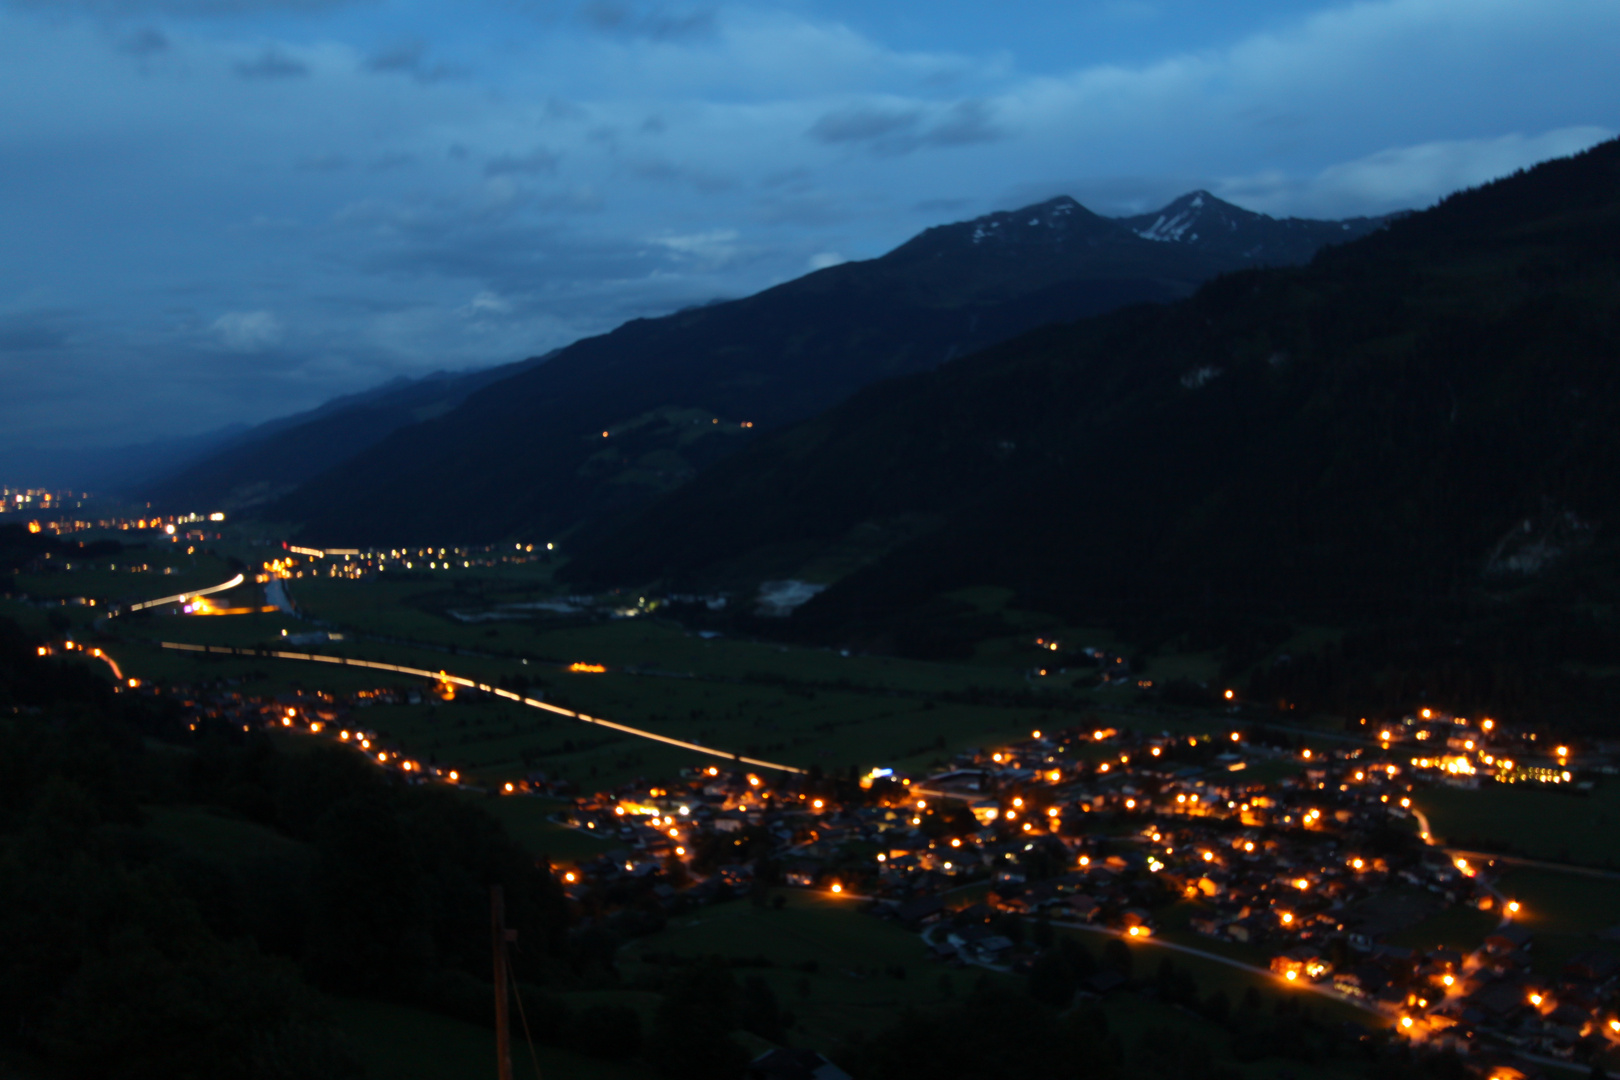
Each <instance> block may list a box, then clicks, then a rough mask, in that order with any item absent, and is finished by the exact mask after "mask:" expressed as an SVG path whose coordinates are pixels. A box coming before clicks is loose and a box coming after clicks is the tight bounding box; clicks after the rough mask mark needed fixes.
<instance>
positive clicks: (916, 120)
mask: <svg viewBox="0 0 1620 1080" xmlns="http://www.w3.org/2000/svg"><path fill="white" fill-rule="evenodd" d="M921 122H922V112H921V111H920V110H918V109H894V108H882V107H874V106H870V105H855V106H851V107H849V108H847V109H837V110H834V111H833V112H830V113H826V114H824V115H823V116H822V117H821V118H820V119H818V120H817V121H816V122H815V123H814V124H812V125H811V126H810V132H809V134H810V137H811V138H812V139H816V140H818V141H820V142H824V143H843V142H870V141H872V140H874V139H886V138H893V137H894V136H896V135H902V134H909V133H911V132H913V131H915V130H916V129H917V125H918V124H920V123H921Z"/></svg>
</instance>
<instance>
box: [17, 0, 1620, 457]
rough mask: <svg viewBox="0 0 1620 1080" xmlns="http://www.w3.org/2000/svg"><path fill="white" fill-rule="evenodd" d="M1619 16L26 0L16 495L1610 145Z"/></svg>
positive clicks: (1312, 8)
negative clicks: (860, 299) (508, 369)
mask: <svg viewBox="0 0 1620 1080" xmlns="http://www.w3.org/2000/svg"><path fill="white" fill-rule="evenodd" d="M1616 56H1620V4H1616V3H1614V2H1613V0H1571V2H1563V0H1390V2H1367V3H1337V4H1334V3H1320V4H1313V3H1304V2H1301V3H1281V2H1276V0H1228V2H1224V3H1211V2H1209V0H1198V2H1193V0H1162V2H1130V0H1122V2H1116V3H1081V2H1062V3H1057V2H1045V3H1033V2H1027V0H1010V2H1003V3H1000V4H996V5H991V4H988V3H984V2H983V0H972V2H969V0H903V2H898V0H882V2H878V3H873V2H870V0H867V2H855V0H797V2H794V0H782V2H771V0H760V2H751V3H750V2H744V3H738V4H726V5H720V6H708V5H704V4H693V5H656V4H638V3H621V2H618V0H592V2H588V3H584V4H578V3H572V2H557V3H548V2H542V0H459V2H455V3H430V2H425V0H415V2H409V0H397V2H396V0H376V2H361V0H355V2H350V3H342V2H323V0H22V2H16V0H14V2H11V3H9V4H5V3H0V117H3V118H4V119H3V122H0V245H3V246H0V250H3V251H4V253H5V258H4V260H3V261H0V480H6V481H9V482H17V481H21V480H26V477H25V476H16V475H11V474H8V473H7V471H6V470H7V469H12V470H16V469H17V468H18V467H19V463H21V462H25V461H28V460H32V459H34V457H35V456H36V455H37V454H38V453H39V452H40V451H50V450H52V449H54V448H58V447H73V446H78V447H83V446H101V445H117V444H121V443H128V442H132V441H138V440H145V439H155V438H162V437H166V436H172V435H186V434H193V433H196V432H201V431H206V430H211V429H215V428H219V427H221V426H224V425H226V424H230V423H236V422H243V421H247V422H256V421H259V420H263V419H268V418H270V417H272V416H275V415H278V414H282V413H286V412H290V411H292V410H295V409H300V408H306V407H309V406H312V405H315V404H318V403H319V402H321V401H323V400H325V399H327V398H329V397H331V396H333V395H335V394H339V393H346V392H351V391H354V390H358V389H362V388H365V387H368V386H372V385H375V384H377V383H380V382H382V381H384V380H386V379H389V378H392V377H394V376H397V375H413V376H414V375H420V374H424V373H427V372H430V371H434V370H440V369H462V368H468V367H478V366H484V365H488V364H493V363H503V362H508V361H512V360H517V359H521V358H523V357H525V356H530V355H534V354H537V353H540V352H543V351H545V350H547V349H550V348H553V347H556V346H558V345H562V344H565V343H567V342H569V341H571V340H573V339H575V338H577V337H579V336H581V335H585V334H590V333H595V332H599V331H602V330H606V329H609V328H611V327H612V326H614V325H616V324H617V323H619V322H621V321H623V320H625V319H627V318H631V317H634V316H638V315H656V314H662V313H665V312H668V311H671V310H673V309H675V308H678V307H681V306H684V305H687V304H691V303H696V302H702V301H705V300H710V299H714V298H717V297H730V296H740V295H744V294H746V293H749V292H752V291H755V290H757V289H759V288H762V287H765V286H768V285H771V284H774V283H776V282H779V281H783V280H786V279H789V278H792V277H795V276H797V275H799V274H802V273H804V272H806V271H808V270H810V269H813V268H815V267H818V266H824V265H830V264H832V263H834V262H837V261H840V260H843V259H857V258H869V257H872V256H874V255H878V254H881V253H882V252H884V251H885V250H887V249H889V248H891V247H893V246H894V245H895V244H897V243H899V242H901V241H902V240H904V239H905V238H906V237H907V236H909V235H911V234H913V233H915V232H917V231H919V230H920V229H923V228H925V227H927V226H929V225H932V224H938V223H941V222H945V221H951V220H959V219H962V218H965V217H972V216H975V215H977V214H981V213H984V212H986V211H988V210H992V209H999V208H1007V207H1012V206H1017V205H1021V204H1023V203H1027V202H1033V201H1036V200H1039V199H1045V198H1049V197H1051V196H1053V195H1057V194H1064V193H1067V194H1070V195H1073V196H1075V197H1076V198H1078V199H1079V200H1080V201H1081V202H1083V203H1085V204H1086V205H1088V206H1090V207H1092V208H1093V209H1095V210H1098V211H1099V212H1103V213H1125V212H1136V211H1141V210H1145V209H1151V208H1153V207H1155V206H1157V205H1159V204H1161V203H1163V202H1165V201H1168V200H1169V199H1170V198H1172V197H1173V196H1175V195H1177V194H1180V193H1182V192H1185V191H1188V190H1191V189H1193V188H1197V187H1204V188H1208V189H1210V190H1211V191H1213V192H1215V193H1216V194H1217V195H1220V196H1222V197H1223V198H1227V199H1229V200H1231V201H1233V202H1236V203H1238V204H1240V205H1243V206H1247V207H1250V208H1252V209H1256V210H1262V211H1266V212H1269V213H1274V214H1301V215H1309V216H1343V215H1351V214H1366V213H1381V212H1384V211H1388V210H1392V209H1397V208H1404V207H1421V206H1424V205H1427V204H1428V203H1430V202H1432V201H1433V200H1434V199H1435V198H1437V197H1438V196H1441V195H1443V194H1445V193H1446V192H1448V191H1450V190H1453V189H1455V188H1457V187H1460V186H1464V185H1468V184H1473V183H1478V182H1480V181H1483V180H1487V179H1490V178H1492V177H1494V176H1499V175H1501V174H1503V173H1505V172H1510V171H1512V170H1513V169H1516V168H1519V167H1521V166H1526V165H1530V164H1533V163H1534V162H1536V161H1539V160H1543V159H1545V158H1548V157H1552V156H1557V155H1561V154H1567V153H1570V152H1573V151H1576V150H1579V149H1582V148H1584V147H1586V146H1588V145H1590V144H1592V143H1594V142H1596V141H1598V140H1600V139H1603V138H1606V137H1608V136H1609V135H1611V134H1613V132H1614V131H1615V130H1617V129H1620V64H1617V63H1616V62H1615V57H1616Z"/></svg>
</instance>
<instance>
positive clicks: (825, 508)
mask: <svg viewBox="0 0 1620 1080" xmlns="http://www.w3.org/2000/svg"><path fill="white" fill-rule="evenodd" d="M1617 306H1620V143H1614V142H1611V143H1607V144H1604V145H1602V146H1600V147H1597V148H1595V149H1594V150H1592V151H1590V152H1588V153H1586V154H1583V155H1581V156H1579V157H1576V158H1573V159H1567V160H1561V161H1555V162H1550V163H1547V164H1545V165H1543V166H1540V167H1538V168H1536V169H1534V170H1532V171H1530V172H1528V173H1524V174H1521V175H1517V176H1514V177H1512V178H1509V179H1505V180H1503V181H1500V182H1498V183H1495V184H1492V185H1489V186H1488V187H1485V188H1481V189H1478V190H1473V191H1469V192H1465V193H1462V194H1458V195H1456V196H1453V197H1451V198H1449V199H1447V200H1446V201H1445V202H1443V203H1442V204H1440V205H1439V206H1437V207H1435V208H1434V209H1432V210H1429V211H1427V212H1424V213H1421V214H1417V215H1413V216H1411V217H1408V218H1406V219H1404V220H1402V221H1400V222H1397V223H1395V224H1393V225H1391V226H1390V227H1389V228H1388V229H1386V230H1383V231H1381V232H1379V233H1377V234H1374V235H1372V236H1369V237H1367V238H1365V239H1362V240H1360V241H1357V242H1355V243H1353V244H1349V245H1346V246H1343V247H1339V248H1333V249H1329V250H1327V251H1325V252H1323V253H1322V254H1321V255H1319V256H1318V257H1317V258H1316V259H1315V260H1314V262H1312V263H1311V264H1310V265H1309V266H1307V267H1303V268H1297V269H1281V270H1265V271H1248V272H1241V273H1235V274H1232V275H1229V276H1226V277H1223V278H1221V279H1219V280H1217V281H1214V282H1212V283H1210V284H1208V285H1206V286H1205V287H1204V288H1203V289H1201V290H1200V291H1199V292H1198V293H1197V294H1196V295H1195V296H1193V297H1192V298H1190V299H1187V300H1185V301H1182V302H1180V303H1176V304H1173V305H1169V306H1163V307H1139V308H1135V309H1131V310H1127V311H1122V312H1118V313H1115V314H1112V315H1108V316H1104V317H1100V318H1094V319H1089V320H1085V321H1082V322H1079V323H1077V324H1074V325H1069V326H1064V327H1057V328H1049V329H1044V330H1040V331H1037V332H1034V333H1031V334H1029V335H1027V336H1025V337H1022V338H1020V339H1018V340H1016V341H1013V342H1010V343H1007V344H1005V345H1002V346H1000V347H997V348H994V349H992V350H989V351H987V352H985V353H982V354H980V355H976V356H973V357H969V358H966V359H964V360H960V361H957V362H955V363H952V364H949V365H946V366H945V367H943V368H941V369H940V370H938V371H935V372H932V373H928V374H924V375H918V376H914V377H911V378H907V379H901V380H895V381H893V382H889V383H885V384H883V385H880V386H875V387H871V388H868V389H867V390H865V391H863V392H862V393H860V394H858V395H856V396H855V397H854V398H853V399H852V400H850V401H849V402H847V403H846V404H844V405H842V406H840V407H839V408H836V409H833V410H831V411H830V412H828V413H827V414H825V415H823V416H820V417H817V418H815V419H814V420H811V421H808V422H805V423H802V424H799V425H796V426H793V427H791V428H788V429H787V430H784V431H782V432H780V433H777V434H774V435H772V436H770V437H768V438H766V439H763V440H761V441H760V443H759V444H758V445H756V446H753V447H751V448H750V449H749V450H748V451H747V452H745V453H743V454H740V455H738V456H737V457H735V458H733V459H731V460H729V461H726V462H723V463H721V464H719V465H718V466H716V467H715V468H714V469H713V470H711V471H710V472H709V473H708V474H706V475H705V476H703V477H701V478H699V479H698V480H697V481H695V482H694V483H692V484H691V485H689V486H688V487H686V488H685V489H683V490H682V491H680V492H678V493H676V494H675V495H673V496H671V497H669V498H668V499H666V500H665V501H663V502H661V503H660V504H659V505H657V506H656V507H654V508H653V509H651V510H650V511H649V512H647V513H646V514H644V515H643V516H641V517H640V518H638V519H636V520H635V521H633V522H632V523H630V524H629V525H628V526H626V527H624V528H622V529H620V530H618V531H617V532H616V533H614V534H613V535H611V536H606V537H604V536H595V537H592V538H591V542H590V544H589V545H588V546H587V547H586V549H585V550H583V551H581V552H580V553H579V554H578V555H577V556H576V561H575V562H574V563H573V565H572V567H571V572H572V573H573V574H574V575H575V576H576V577H578V578H579V579H581V580H589V581H596V582H610V581H611V582H614V583H630V582H647V581H651V580H655V579H656V580H661V581H663V582H664V583H666V584H668V585H672V586H705V587H714V586H729V587H732V588H749V587H751V585H757V583H758V582H759V581H760V580H761V579H763V578H792V577H802V576H812V575H814V574H816V573H821V574H823V575H825V574H827V573H828V570H829V568H830V567H836V566H837V565H838V564H839V560H844V561H845V562H846V563H847V562H849V561H851V560H854V561H856V562H858V561H859V560H860V559H862V558H865V559H866V560H867V561H866V565H864V566H863V567H861V568H860V569H857V570H855V572H853V573H848V574H847V575H846V576H844V577H843V578H842V579H841V580H839V581H837V582H836V584H834V585H832V587H831V588H829V589H827V590H826V591H825V592H823V593H821V594H820V595H818V596H816V597H815V598H814V599H812V600H810V601H809V602H808V603H807V604H805V605H804V606H803V607H802V608H800V609H798V611H797V612H796V613H795V614H794V615H793V616H792V617H791V619H789V620H788V621H787V625H786V626H784V627H783V630H782V632H786V633H790V634H797V635H800V636H805V637H810V638H818V639H823V640H829V641H839V642H843V643H850V644H856V645H866V646H869V647H875V648H893V649H899V650H901V651H908V652H912V653H919V654H924V655H928V654H935V655H939V654H950V653H961V652H963V651H964V650H966V649H968V648H970V647H971V643H972V641H973V640H974V638H975V635H982V634H983V633H985V632H987V630H993V629H994V627H993V626H988V627H987V625H986V622H985V618H984V616H983V614H982V613H981V612H977V611H976V610H975V609H973V608H972V606H971V605H968V604H967V603H965V602H963V601H962V599H961V598H960V595H959V594H958V593H957V591H958V590H961V589H963V588H965V587H968V586H1000V587H1003V588H1006V589H1010V590H1012V591H1013V593H1014V596H1015V600H1014V603H1015V604H1016V605H1017V606H1019V607H1023V608H1028V609H1033V610H1036V611H1044V612H1048V613H1051V614H1052V615H1053V616H1054V617H1059V618H1062V619H1065V620H1069V621H1071V622H1075V623H1079V624H1081V625H1096V624H1097V623H1098V622H1099V621H1100V622H1103V623H1107V624H1110V625H1113V626H1114V627H1116V628H1118V629H1121V630H1122V631H1125V632H1126V633H1127V634H1128V635H1130V636H1131V637H1133V638H1134V639H1135V640H1136V641H1138V642H1139V643H1142V644H1143V645H1144V646H1145V647H1148V648H1152V647H1155V646H1156V645H1162V644H1165V643H1167V642H1169V641H1171V640H1172V639H1174V638H1176V637H1178V636H1180V637H1181V638H1182V641H1183V644H1186V643H1187V642H1188V640H1189V635H1190V637H1191V638H1195V639H1198V641H1195V642H1193V643H1194V644H1199V643H1202V644H1212V645H1220V646H1223V647H1224V648H1225V649H1226V655H1227V657H1228V660H1229V663H1230V664H1231V666H1232V668H1233V670H1243V669H1244V666H1245V665H1246V664H1247V663H1248V662H1249V661H1252V660H1253V659H1255V657H1256V656H1259V655H1262V654H1264V653H1265V651H1266V650H1267V649H1271V648H1274V647H1276V646H1277V645H1278V644H1279V643H1280V642H1282V641H1285V640H1286V639H1287V638H1288V637H1289V635H1290V634H1291V633H1292V632H1293V631H1294V630H1295V629H1297V628H1299V627H1301V626H1303V625H1309V624H1315V625H1328V626H1334V627H1339V628H1343V627H1367V628H1373V627H1376V628H1378V629H1377V630H1376V633H1377V634H1382V635H1385V638H1384V639H1381V640H1382V644H1381V645H1380V644H1377V643H1376V642H1375V643H1372V644H1367V645H1366V655H1365V656H1364V657H1362V659H1361V660H1355V659H1354V658H1351V657H1349V656H1347V655H1340V656H1339V657H1338V659H1337V660H1334V661H1333V663H1336V664H1338V665H1339V666H1338V668H1336V669H1335V671H1334V672H1331V673H1324V672H1323V671H1320V670H1317V669H1314V668H1312V669H1310V672H1312V673H1310V674H1304V673H1305V672H1306V671H1307V668H1308V667H1309V665H1306V664H1296V665H1294V667H1293V668H1292V669H1291V670H1292V671H1293V672H1294V673H1293V674H1290V673H1289V672H1282V671H1271V672H1268V673H1266V674H1265V675H1264V677H1263V678H1262V677H1260V676H1256V678H1257V680H1258V682H1257V685H1259V684H1262V683H1263V684H1264V685H1265V686H1267V687H1268V688H1270V689H1274V690H1276V691H1277V692H1278V693H1279V695H1280V696H1286V695H1287V694H1289V693H1305V690H1304V689H1302V688H1301V685H1300V683H1301V680H1304V681H1305V682H1310V681H1311V680H1315V681H1316V682H1317V683H1320V684H1321V685H1322V686H1327V685H1329V684H1331V685H1333V686H1336V687H1339V688H1340V689H1341V690H1342V689H1343V684H1344V683H1345V681H1346V678H1347V676H1345V675H1344V672H1346V671H1350V670H1356V671H1359V672H1360V673H1361V675H1363V676H1365V678H1366V680H1367V681H1368V682H1369V683H1371V682H1376V681H1377V680H1379V679H1385V678H1386V676H1387V672H1384V671H1383V670H1382V669H1381V668H1379V666H1378V665H1380V664H1383V663H1385V662H1386V661H1388V660H1389V658H1390V657H1392V656H1396V655H1397V654H1400V655H1405V656H1407V657H1408V660H1409V661H1410V664H1409V665H1408V670H1410V671H1412V672H1414V674H1413V676H1412V678H1413V679H1414V680H1427V685H1425V683H1424V682H1423V681H1414V683H1413V684H1412V685H1408V686H1405V687H1404V689H1403V690H1402V691H1401V692H1403V693H1408V694H1409V695H1416V694H1417V693H1418V692H1419V691H1425V692H1428V693H1433V694H1438V693H1441V692H1454V693H1456V694H1457V695H1459V696H1460V697H1465V698H1466V697H1468V696H1469V695H1473V697H1474V698H1476V699H1479V700H1486V701H1489V700H1500V699H1502V698H1503V697H1504V696H1506V697H1512V696H1513V695H1515V694H1518V695H1520V696H1521V697H1522V696H1524V695H1525V694H1528V693H1530V690H1531V687H1530V685H1529V684H1530V683H1532V682H1533V683H1535V684H1536V686H1538V687H1540V688H1541V690H1542V691H1545V690H1547V688H1548V686H1549V685H1550V684H1558V685H1560V686H1563V687H1564V688H1565V690H1560V691H1558V693H1559V694H1562V693H1565V692H1566V691H1567V693H1568V694H1571V695H1575V696H1576V697H1579V696H1581V695H1583V694H1584V695H1586V697H1585V698H1583V699H1582V700H1584V701H1585V702H1586V704H1587V705H1590V704H1591V703H1592V702H1593V701H1595V700H1596V698H1594V697H1592V695H1597V697H1601V698H1604V699H1605V700H1607V699H1608V698H1610V697H1615V696H1616V695H1615V694H1614V690H1615V688H1614V687H1613V686H1612V685H1611V683H1612V680H1610V679H1607V677H1602V676H1601V673H1599V674H1597V675H1594V674H1593V672H1592V671H1590V670H1586V669H1581V670H1575V669H1573V668H1570V667H1569V665H1576V666H1577V667H1579V665H1582V664H1585V665H1593V664H1609V663H1612V659H1605V658H1604V657H1606V656H1607V657H1611V658H1612V656H1613V655H1614V651H1613V650H1614V647H1615V645H1616V644H1620V640H1617V639H1616V636H1615V633H1614V630H1613V627H1612V616H1611V615H1610V614H1608V613H1609V612H1610V611H1612V610H1613V609H1612V608H1610V607H1606V606H1604V605H1606V604H1608V603H1609V602H1610V601H1611V600H1613V599H1615V598H1616V597H1615V596H1614V595H1613V594H1614V593H1615V592H1616V587H1615V581H1616V577H1617V575H1616V574H1615V570H1616V569H1617V567H1620V545H1617V544H1616V538H1615V532H1614V528H1615V525H1616V524H1617V523H1620V327H1617V323H1616V309H1617ZM1368 632H1369V633H1374V631H1373V630H1369V631H1368ZM1481 635H1483V637H1481ZM1394 639H1400V642H1404V644H1399V643H1398V642H1395V640H1394ZM1358 640H1361V639H1356V638H1354V637H1352V638H1350V639H1346V641H1347V643H1346V644H1345V646H1344V647H1345V648H1346V649H1350V650H1352V651H1353V650H1354V649H1355V648H1359V647H1360V646H1358V645H1356V644H1355V642H1356V641H1358ZM1397 644H1398V646H1399V647H1397ZM1403 649H1404V650H1405V652H1404V653H1403V652H1402V650H1403ZM1380 650H1382V651H1380ZM1414 650H1415V651H1414ZM1481 650H1488V651H1489V652H1490V653H1491V654H1492V655H1494V657H1495V660H1494V661H1492V662H1486V661H1487V660H1489V659H1490V658H1489V657H1486V658H1485V659H1484V660H1482V659H1481ZM1417 654H1422V655H1421V657H1417ZM1368 657H1371V658H1372V659H1367V658H1368ZM1380 657H1381V658H1382V659H1378V658H1380ZM1363 661H1364V662H1363ZM1476 661H1478V662H1477V663H1476ZM1315 662H1316V661H1312V663H1315ZM1322 663H1328V661H1327V660H1323V661H1322ZM1448 663H1449V664H1451V665H1452V667H1451V668H1450V669H1447V664H1448ZM1358 664H1360V665H1361V666H1360V667H1357V665H1358ZM1493 664H1494V666H1493ZM1527 664H1528V665H1540V666H1539V667H1537V669H1536V670H1537V671H1538V672H1540V674H1538V675H1536V676H1535V678H1533V679H1531V678H1530V677H1529V676H1528V675H1526V676H1524V677H1523V678H1522V679H1520V682H1521V683H1522V685H1519V686H1518V689H1514V688H1513V687H1512V686H1509V685H1507V684H1508V683H1511V682H1512V681H1513V680H1514V679H1516V678H1520V675H1521V674H1522V673H1523V672H1522V669H1523V668H1524V665H1527ZM1447 670H1449V671H1450V674H1447V673H1446V672H1447ZM1516 672H1517V673H1519V674H1515V673H1516ZM1549 673H1550V674H1549ZM1594 679H1595V680H1596V682H1593V680H1594ZM1504 680H1506V681H1505V682H1504ZM1525 680H1528V682H1526V681H1525ZM1538 680H1539V681H1538ZM1386 681H1387V680H1386ZM1397 681H1398V680H1397ZM1465 684H1466V685H1465ZM1599 684H1601V685H1599ZM1572 687H1573V688H1575V689H1570V688H1572ZM1580 687H1584V688H1585V689H1580ZM1268 692H1269V690H1268ZM1327 692H1328V691H1325V690H1324V691H1323V693H1327ZM1333 692H1334V693H1337V692H1339V691H1338V690H1335V691H1333ZM1391 692H1392V693H1393V692H1394V691H1391ZM1538 692H1540V691H1538ZM1491 695H1496V697H1495V698H1493V697H1492V696H1491ZM1554 697H1555V698H1556V697H1557V694H1555V695H1554ZM1547 700H1553V698H1548V699H1547ZM1583 707H1584V706H1583Z"/></svg>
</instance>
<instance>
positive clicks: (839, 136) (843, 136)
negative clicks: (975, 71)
mask: <svg viewBox="0 0 1620 1080" xmlns="http://www.w3.org/2000/svg"><path fill="white" fill-rule="evenodd" d="M993 112H994V107H993V106H992V105H991V104H990V103H989V102H987V101H982V100H976V99H974V100H964V101H958V102H956V103H954V104H952V105H948V106H945V107H943V108H942V107H939V106H922V105H907V106H896V105H853V106H849V107H846V108H843V109H835V110H833V111H832V112H828V113H823V114H822V115H821V116H820V117H819V118H817V120H816V122H815V123H813V124H811V125H810V129H809V131H808V132H807V133H806V134H808V135H809V136H810V138H811V139H813V140H815V141H816V142H820V143H826V144H830V145H836V144H839V143H852V144H862V145H865V146H866V147H867V148H868V149H870V150H872V151H873V152H874V153H878V154H889V155H892V154H909V153H911V152H912V151H914V150H919V149H922V148H924V147H945V146H967V145H970V144H972V143H982V142H992V141H994V140H996V139H1001V138H1004V137H1005V136H1006V132H1004V131H1003V130H1002V129H1001V128H1000V127H998V126H997V125H996V123H995V121H994V119H993V116H992V114H993Z"/></svg>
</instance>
